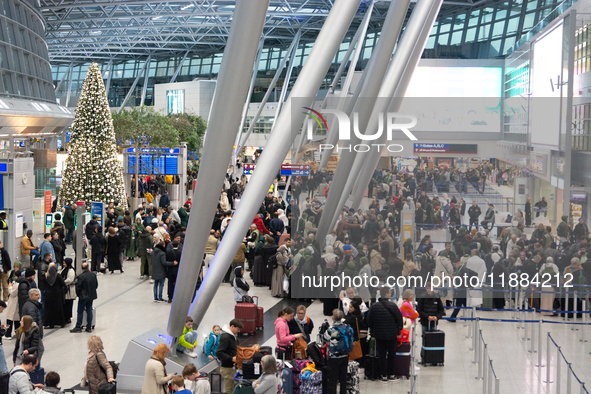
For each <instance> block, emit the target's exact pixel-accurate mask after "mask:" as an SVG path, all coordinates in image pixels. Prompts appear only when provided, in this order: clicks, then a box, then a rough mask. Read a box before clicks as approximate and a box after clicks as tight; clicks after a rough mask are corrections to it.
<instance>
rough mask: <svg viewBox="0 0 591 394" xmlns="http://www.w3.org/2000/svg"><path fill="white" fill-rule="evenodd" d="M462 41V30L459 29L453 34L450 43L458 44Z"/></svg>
mask: <svg viewBox="0 0 591 394" xmlns="http://www.w3.org/2000/svg"><path fill="white" fill-rule="evenodd" d="M461 42H462V32H461V31H457V32H455V33H453V34H452V35H451V42H450V43H449V45H458V44H459V43H461Z"/></svg>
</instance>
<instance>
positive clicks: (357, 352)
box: [349, 318, 363, 360]
mask: <svg viewBox="0 0 591 394" xmlns="http://www.w3.org/2000/svg"><path fill="white" fill-rule="evenodd" d="M355 325H356V326H357V335H359V320H357V318H355ZM361 357H363V351H362V350H361V342H360V341H359V340H357V341H353V350H351V353H349V360H357V359H358V358H361Z"/></svg>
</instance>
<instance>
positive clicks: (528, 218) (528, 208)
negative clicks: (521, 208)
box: [525, 198, 531, 226]
mask: <svg viewBox="0 0 591 394" xmlns="http://www.w3.org/2000/svg"><path fill="white" fill-rule="evenodd" d="M525 225H526V226H531V198H528V199H527V202H526V203H525Z"/></svg>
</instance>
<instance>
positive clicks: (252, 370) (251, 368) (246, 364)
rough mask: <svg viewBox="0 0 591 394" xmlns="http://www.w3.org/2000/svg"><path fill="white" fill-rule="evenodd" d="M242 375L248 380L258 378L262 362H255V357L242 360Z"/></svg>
mask: <svg viewBox="0 0 591 394" xmlns="http://www.w3.org/2000/svg"><path fill="white" fill-rule="evenodd" d="M255 354H256V353H255ZM242 376H243V378H244V379H248V380H253V379H258V378H259V376H261V364H260V363H255V362H254V359H250V360H244V361H242Z"/></svg>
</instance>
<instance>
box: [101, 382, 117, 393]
mask: <svg viewBox="0 0 591 394" xmlns="http://www.w3.org/2000/svg"><path fill="white" fill-rule="evenodd" d="M98 393H99V394H117V382H107V383H102V384H99V386H98Z"/></svg>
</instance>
